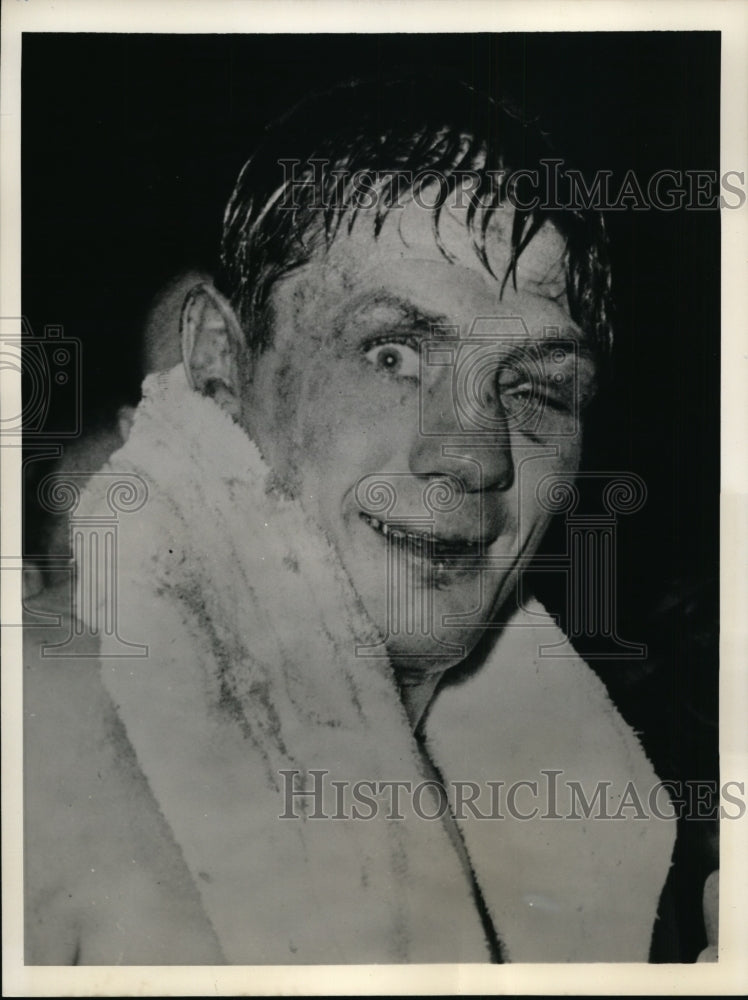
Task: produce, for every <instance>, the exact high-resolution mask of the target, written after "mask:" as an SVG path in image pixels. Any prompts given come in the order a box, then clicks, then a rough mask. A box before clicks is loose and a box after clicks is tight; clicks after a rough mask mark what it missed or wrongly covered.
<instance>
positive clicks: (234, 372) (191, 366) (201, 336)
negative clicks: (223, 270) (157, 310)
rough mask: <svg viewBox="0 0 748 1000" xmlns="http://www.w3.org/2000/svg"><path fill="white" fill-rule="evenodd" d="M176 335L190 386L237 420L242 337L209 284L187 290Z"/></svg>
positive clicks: (231, 314) (227, 307) (223, 301)
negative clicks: (180, 344) (179, 342)
mask: <svg viewBox="0 0 748 1000" xmlns="http://www.w3.org/2000/svg"><path fill="white" fill-rule="evenodd" d="M180 337H181V341H182V362H183V364H184V369H185V372H186V374H187V381H188V383H189V385H190V386H191V388H193V389H194V390H195V391H196V392H200V393H202V394H203V395H204V396H211V397H212V398H213V399H214V400H215V401H216V403H218V405H219V406H220V407H221V408H222V409H224V410H225V411H226V412H227V413H228V414H229V415H230V416H231V417H233V418H234V420H237V419H238V418H239V415H240V413H241V402H242V400H241V391H242V366H243V361H244V358H245V354H246V349H245V345H244V337H243V334H242V331H241V328H240V326H239V322H238V320H237V319H236V316H235V315H234V311H233V309H232V308H231V306H230V305H229V303H228V302H227V301H226V299H224V297H223V296H222V295H221V294H220V292H217V291H216V290H215V288H213V287H212V286H211V285H208V284H205V283H201V284H199V285H195V286H194V288H191V289H190V291H189V292H188V293H187V297H186V299H185V301H184V306H183V307H182V317H181V321H180Z"/></svg>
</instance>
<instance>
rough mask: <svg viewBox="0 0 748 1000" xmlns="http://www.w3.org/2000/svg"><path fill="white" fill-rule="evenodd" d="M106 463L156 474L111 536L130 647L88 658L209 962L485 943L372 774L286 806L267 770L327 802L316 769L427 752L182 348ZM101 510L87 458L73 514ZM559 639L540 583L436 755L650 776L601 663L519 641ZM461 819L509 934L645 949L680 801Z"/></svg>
mask: <svg viewBox="0 0 748 1000" xmlns="http://www.w3.org/2000/svg"><path fill="white" fill-rule="evenodd" d="M109 469H110V470H115V471H121V472H136V473H137V474H138V475H140V476H141V477H142V478H143V479H145V480H146V482H147V483H148V486H149V499H148V502H147V503H146V505H145V506H144V507H143V508H142V509H141V510H140V511H138V512H137V513H134V514H131V515H123V516H122V518H121V525H120V532H119V544H118V552H117V560H118V561H117V576H118V586H119V599H118V609H119V614H120V624H121V629H120V631H121V634H122V635H124V636H127V638H128V639H129V640H131V641H137V642H143V643H146V644H147V645H148V647H149V655H148V657H147V658H146V659H143V660H137V659H129V660H125V659H116V658H109V659H103V660H102V676H103V680H104V683H105V685H106V686H107V688H108V690H109V692H110V694H111V696H112V698H113V700H114V703H115V705H116V706H117V710H118V713H119V715H120V717H121V719H122V721H123V723H124V725H125V727H126V729H127V732H128V736H129V738H130V741H131V743H132V745H133V748H134V750H135V753H136V755H137V757H138V760H139V763H140V766H141V768H142V770H143V773H144V774H145V776H146V778H147V780H148V782H149V783H150V786H151V788H152V790H153V792H154V794H155V796H156V798H157V800H158V802H159V804H160V807H161V809H162V812H163V814H164V816H165V817H166V819H167V821H168V823H169V825H170V827H171V829H172V832H173V834H174V837H175V839H176V841H177V843H178V844H179V845H180V847H181V849H182V852H183V854H184V857H185V860H186V862H187V865H188V867H189V869H190V871H191V873H192V875H193V879H194V881H195V884H196V886H197V887H198V889H199V891H200V894H201V897H202V901H203V906H204V909H205V912H206V914H207V915H208V917H209V919H210V920H211V922H212V924H213V927H214V929H215V931H216V934H217V936H218V939H219V941H220V943H221V947H222V950H223V954H224V957H225V959H226V961H227V962H229V963H243V964H244V963H268V962H272V963H288V962H298V963H318V962H325V963H347V962H404V961H408V962H432V961H474V962H479V961H489V960H490V955H491V950H490V947H489V944H488V942H487V939H486V934H485V933H484V923H485V922H484V920H483V919H482V917H481V915H480V913H479V908H478V907H477V906H476V901H475V897H474V893H473V890H472V888H471V884H470V880H469V878H468V877H467V875H466V872H465V870H464V867H463V864H462V862H461V861H460V858H459V856H458V853H457V852H456V851H455V848H454V846H453V843H452V841H451V839H450V836H449V835H448V833H447V831H446V830H445V827H444V826H443V824H442V823H440V822H439V821H430V820H426V819H423V818H421V817H419V816H417V815H415V814H414V813H413V810H412V807H411V800H410V798H409V797H408V796H407V795H406V796H404V797H402V800H401V804H402V812H403V813H404V814H405V817H406V818H405V819H404V820H398V819H388V818H387V817H388V813H389V803H390V797H389V795H388V794H384V793H383V794H382V795H381V796H380V808H379V810H378V812H377V815H376V816H375V818H373V819H359V820H355V819H350V818H349V819H344V820H342V819H338V820H335V819H314V818H312V816H311V815H310V812H311V810H312V800H311V799H308V800H305V801H307V803H308V808H307V809H306V812H305V813H303V809H302V800H301V799H295V800H294V810H295V811H296V812H297V813H299V814H302V813H303V814H302V815H300V816H299V818H292V819H280V818H279V816H280V814H281V813H282V812H283V811H284V808H285V805H286V803H285V798H284V792H285V790H286V787H287V781H288V779H287V778H286V779H284V778H283V777H282V776H281V772H282V771H283V770H292V771H299V772H300V773H301V777H300V778H298V779H297V780H298V783H299V784H303V783H304V781H306V783H307V785H309V786H311V784H312V778H311V777H310V776H309V775H308V772H309V771H311V770H314V769H319V770H320V771H326V772H328V774H327V777H326V778H325V779H323V780H324V781H325V782H326V783H327V784H326V790H327V793H328V794H327V796H326V801H325V805H324V812H325V813H326V814H327V815H328V816H329V815H332V814H334V813H335V811H336V801H335V798H334V790H333V789H332V786H331V785H330V784H329V782H330V781H332V780H335V781H339V782H345V783H347V784H346V785H345V787H346V788H347V789H349V790H350V788H351V787H352V786H353V784H354V783H355V782H357V781H362V780H364V781H372V782H391V781H408V782H410V783H411V785H412V786H415V785H416V784H418V783H419V782H420V781H422V780H423V777H424V769H423V766H422V762H421V757H420V753H419V748H418V746H417V744H416V741H415V739H414V737H413V736H412V734H411V732H410V728H409V724H408V720H407V718H406V715H405V713H404V710H403V707H402V704H401V702H400V699H399V695H398V693H397V688H396V684H395V681H394V676H393V673H392V668H391V666H390V664H389V663H388V662H387V661H386V659H376V658H375V659H368V658H367V659H364V658H360V657H357V656H356V655H355V649H356V646H357V645H360V644H365V643H373V642H376V641H378V640H379V639H380V638H381V637H380V636H379V635H378V634H377V632H376V629H375V628H374V626H373V625H372V623H371V622H370V621H369V620H368V619H367V617H366V615H365V613H364V611H363V609H362V607H361V606H360V603H359V601H358V600H357V597H356V595H355V593H354V591H353V589H352V587H351V584H350V582H349V580H348V578H347V576H346V574H345V572H344V571H343V569H342V566H341V564H340V562H339V560H338V559H337V557H336V555H335V553H334V551H333V549H332V547H331V546H330V545H329V543H328V541H327V540H326V539H325V538H324V537H323V536H322V535H321V534H320V533H319V532H318V530H317V529H316V528H315V527H314V525H313V524H312V523H311V522H310V520H309V519H308V518H307V517H306V516H305V514H304V512H303V511H302V510H301V509H300V507H299V506H298V505H297V504H296V503H295V502H293V501H291V500H288V499H287V498H285V497H283V496H282V495H281V494H280V492H279V491H278V490H277V489H276V488H275V487H274V479H273V476H272V474H271V473H270V471H269V470H268V469H267V467H266V466H265V465H264V463H263V461H262V458H261V456H260V454H259V452H258V451H257V449H256V447H255V446H254V444H253V443H252V442H251V441H250V440H249V438H248V437H247V436H246V434H245V433H244V432H243V431H242V430H241V429H240V428H239V427H238V426H237V425H236V424H234V423H233V422H232V421H231V420H230V419H229V418H228V417H227V416H226V415H225V414H224V413H223V412H222V411H221V410H220V408H219V407H218V406H216V405H215V404H214V403H213V401H212V400H209V399H205V398H203V397H201V396H199V395H198V394H196V393H193V392H192V391H191V390H190V389H189V388H188V386H187V384H186V381H185V379H184V375H183V373H182V372H181V368H175V369H173V370H172V371H171V372H169V373H168V374H162V375H160V376H158V377H155V376H151V377H149V378H148V379H147V380H146V382H145V385H144V399H143V402H142V403H141V405H140V406H139V408H138V411H137V413H136V418H135V422H134V425H133V429H132V433H131V436H130V439H129V440H128V442H127V443H126V445H125V446H124V447H123V448H122V449H121V451H119V452H118V453H117V454H116V455H114V456H113V457H112V459H111V460H110V464H109ZM108 483H111V480H108ZM102 509H103V492H102V488H100V486H99V480H97V478H96V477H94V479H93V480H92V482H91V484H90V486H89V487H88V489H87V492H86V494H85V496H84V499H83V501H82V503H81V507H80V508H79V512H78V513H79V515H95V514H96V513H97V512H99V511H100V510H102ZM79 613H80V614H81V615H82V616H85V610H83V609H81V610H80V611H79ZM539 627H540V631H539V630H538V628H539ZM557 638H558V634H557V632H555V631H554V626H553V625H552V623H551V621H550V619H549V618H548V616H547V615H546V614H545V612H544V611H543V609H542V608H540V606H539V605H535V606H530V607H528V608H527V609H525V610H524V611H521V612H518V615H517V616H516V617H515V618H514V619H513V620H512V627H508V628H507V629H505V630H504V632H503V633H502V634H501V636H500V637H499V639H498V640H497V642H496V643H495V645H494V648H493V649H492V650H491V652H490V654H489V657H488V659H487V661H486V662H485V663H484V665H483V667H482V668H481V669H480V670H479V671H478V672H477V673H476V674H475V675H474V676H473V677H471V678H470V679H469V680H467V681H465V682H464V683H462V684H459V685H452V686H450V685H447V686H446V687H445V688H444V690H443V691H442V692H441V693H440V695H439V696H438V697H437V700H436V702H435V704H434V705H433V707H432V710H431V712H430V714H429V717H428V730H427V741H428V746H429V749H430V753H431V756H432V758H433V760H434V761H435V763H436V765H437V766H438V768H439V770H440V771H441V773H442V775H443V777H444V778H445V779H446V781H447V782H448V783H449V781H455V780H473V781H477V782H484V781H491V780H493V781H497V780H498V781H500V780H504V781H506V782H507V784H509V783H511V781H514V780H519V779H522V780H532V779H533V778H537V777H538V772H539V771H540V770H542V769H546V770H547V769H553V768H555V769H558V768H563V769H564V771H565V773H566V776H568V777H570V778H571V779H572V780H578V781H581V782H582V783H583V785H584V787H585V789H587V790H588V791H589V790H590V788H591V787H592V785H593V784H594V782H595V781H599V780H605V781H610V782H612V785H613V789H614V795H615V794H617V795H618V796H620V794H621V792H622V790H623V788H624V786H625V785H626V783H627V782H629V781H632V782H634V783H635V784H636V786H637V787H638V788H640V789H641V790H642V791H643V795H644V797H645V801H646V794H647V792H648V790H649V788H650V787H651V786H652V785H653V784H654V782H655V781H656V776H655V775H654V772H653V770H652V768H651V765H650V764H649V762H648V761H647V759H646V757H645V755H644V753H643V751H642V749H641V747H640V746H639V744H638V741H637V739H636V737H635V735H634V734H633V733H632V732H631V730H630V729H629V728H628V727H627V726H626V725H625V724H624V722H623V721H622V720H621V718H620V716H619V715H618V714H617V712H616V710H615V708H614V707H613V706H612V704H611V703H610V701H609V699H608V697H607V694H606V692H605V690H604V688H603V687H602V685H601V684H600V682H599V681H598V680H597V678H596V677H595V675H594V674H593V673H592V671H591V670H590V669H589V668H588V667H587V666H586V664H584V663H583V662H582V661H581V660H580V659H579V658H578V657H577V656H576V655H575V654H574V653H573V650H571V649H570V648H569V649H568V650H567V653H568V658H564V657H559V656H554V657H553V658H552V659H542V658H539V657H538V655H537V651H538V642H539V641H542V642H545V643H548V642H553V641H554V640H555V639H557ZM305 775H306V778H304V776H305ZM541 777H542V776H541ZM340 787H343V786H340ZM427 801H428V800H427V799H424V800H422V802H421V804H422V805H423V808H424V809H428V810H429V811H430V812H431V811H435V806H434V803H432V804H431V805H424V803H425V802H427ZM559 808H561V806H559ZM346 809H347V810H349V809H350V802H347V804H346ZM457 822H458V825H459V826H460V828H461V829H462V831H463V834H464V839H465V844H466V847H467V851H468V855H469V858H470V863H471V865H472V869H473V871H474V873H475V876H476V878H477V882H478V884H479V887H480V891H481V894H482V896H483V899H484V900H485V903H486V907H487V910H488V913H489V914H490V917H491V920H492V922H493V926H494V928H495V931H496V933H497V934H498V936H499V939H500V941H501V947H502V951H503V954H504V956H505V957H506V958H507V959H509V960H514V961H552V960H553V961H595V960H600V961H603V960H620V961H626V960H640V961H645V960H646V958H647V952H648V947H649V939H650V936H651V931H652V926H653V922H654V919H655V913H656V907H657V902H658V898H659V894H660V891H661V888H662V885H663V883H664V880H665V876H666V874H667V870H668V867H669V863H670V856H671V852H672V845H673V836H674V834H673V826H674V824H673V823H671V822H664V821H657V820H654V819H649V820H646V821H641V820H639V821H637V820H634V819H625V820H617V821H616V820H590V821H588V822H579V821H575V820H541V819H536V820H534V821H524V820H520V819H516V818H512V817H511V816H507V817H506V818H505V819H503V820H502V819H467V820H464V821H463V820H458V821H457Z"/></svg>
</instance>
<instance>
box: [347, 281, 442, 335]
mask: <svg viewBox="0 0 748 1000" xmlns="http://www.w3.org/2000/svg"><path fill="white" fill-rule="evenodd" d="M378 312H381V318H380V317H379V316H378V315H377V313H378ZM354 319H369V320H371V321H372V326H381V325H383V324H384V325H386V326H389V327H391V328H392V329H393V330H398V329H407V330H409V331H411V332H413V331H414V332H417V333H423V334H428V333H433V331H434V329H435V328H438V327H449V328H450V329H454V328H455V324H454V323H450V320H449V317H447V316H445V315H443V314H442V313H435V312H431V311H430V310H428V309H424V308H422V307H420V306H417V305H415V303H413V302H411V301H410V300H409V299H405V298H402V297H401V296H399V295H393V294H392V293H390V292H382V291H378V292H373V293H368V294H366V295H364V296H362V297H361V298H360V299H359V300H358V301H356V302H354V303H353V305H349V306H347V307H346V310H345V316H344V317H343V318H342V321H341V323H340V324H339V326H338V325H336V329H335V334H336V336H337V335H338V334H339V333H340V332H342V330H343V328H344V327H345V326H347V325H348V324H349V323H350V322H351V321H352V320H354Z"/></svg>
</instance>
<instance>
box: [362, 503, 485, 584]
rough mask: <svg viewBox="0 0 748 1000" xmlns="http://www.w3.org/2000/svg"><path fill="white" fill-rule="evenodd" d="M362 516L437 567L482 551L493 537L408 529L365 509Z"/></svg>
mask: <svg viewBox="0 0 748 1000" xmlns="http://www.w3.org/2000/svg"><path fill="white" fill-rule="evenodd" d="M359 516H360V518H361V520H362V521H363V522H364V523H365V524H368V526H369V527H370V528H371V529H372V530H373V531H375V532H376V533H377V534H378V535H380V536H381V537H382V538H386V539H387V540H388V541H389V543H390V544H391V545H393V544H394V545H397V546H399V547H401V548H402V549H403V550H405V551H407V552H408V553H409V554H410V555H411V556H414V557H416V558H421V559H425V560H428V561H429V562H430V563H431V564H432V565H433V566H434V567H436V568H438V569H441V570H444V569H447V568H449V563H450V562H452V561H455V562H456V561H458V560H462V559H470V558H471V557H475V556H478V555H480V554H481V553H482V552H483V550H484V547H485V546H486V545H487V544H490V541H491V540H490V539H482V538H465V537H461V536H453V537H451V538H444V537H441V536H438V535H434V534H433V532H431V531H418V530H414V529H412V528H411V529H407V528H405V527H404V526H403V525H401V524H394V523H391V522H389V523H388V522H387V521H380V520H379V519H378V518H376V517H371V515H369V514H365V513H364V512H363V511H361V512H360V514H359ZM455 568H456V567H455ZM463 568H464V567H463Z"/></svg>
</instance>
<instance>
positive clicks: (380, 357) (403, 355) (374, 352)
mask: <svg viewBox="0 0 748 1000" xmlns="http://www.w3.org/2000/svg"><path fill="white" fill-rule="evenodd" d="M366 360H367V361H369V362H370V363H371V364H373V365H374V367H375V368H377V369H379V371H382V372H387V373H388V374H390V375H398V376H399V377H400V378H418V373H419V370H418V363H419V358H418V351H417V350H416V349H415V348H414V347H411V346H410V345H408V344H403V343H398V342H396V341H387V342H386V343H380V344H375V345H374V347H370V348H369V350H368V351H367V352H366Z"/></svg>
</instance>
